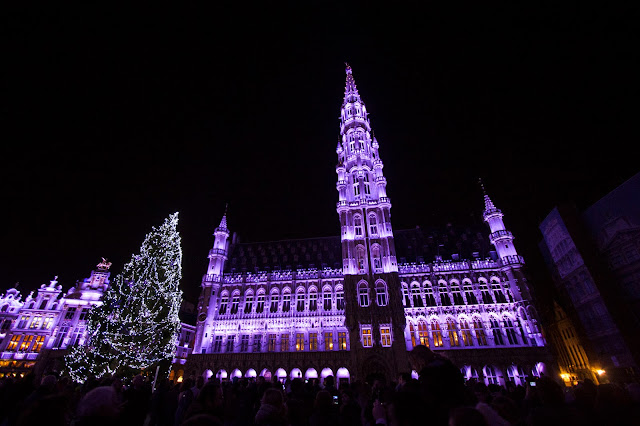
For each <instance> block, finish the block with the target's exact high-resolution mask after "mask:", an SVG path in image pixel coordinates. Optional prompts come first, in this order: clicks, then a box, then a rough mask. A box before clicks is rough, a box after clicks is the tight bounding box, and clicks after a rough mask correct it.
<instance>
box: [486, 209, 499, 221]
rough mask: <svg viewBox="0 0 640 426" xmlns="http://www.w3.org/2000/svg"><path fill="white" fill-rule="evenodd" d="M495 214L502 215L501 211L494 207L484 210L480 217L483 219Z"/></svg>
mask: <svg viewBox="0 0 640 426" xmlns="http://www.w3.org/2000/svg"><path fill="white" fill-rule="evenodd" d="M497 215H500V216H502V212H501V211H500V210H499V209H496V208H493V209H489V210H485V211H484V213H482V217H483V219H484V220H487V218H488V217H491V216H497Z"/></svg>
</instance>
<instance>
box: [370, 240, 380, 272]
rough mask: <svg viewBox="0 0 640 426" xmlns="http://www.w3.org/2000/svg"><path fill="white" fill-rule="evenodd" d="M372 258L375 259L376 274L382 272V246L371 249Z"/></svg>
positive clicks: (374, 246)
mask: <svg viewBox="0 0 640 426" xmlns="http://www.w3.org/2000/svg"><path fill="white" fill-rule="evenodd" d="M371 257H372V258H373V269H374V272H382V257H381V256H380V246H379V245H377V244H375V245H373V246H372V247H371Z"/></svg>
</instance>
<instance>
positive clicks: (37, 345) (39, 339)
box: [31, 336, 44, 352]
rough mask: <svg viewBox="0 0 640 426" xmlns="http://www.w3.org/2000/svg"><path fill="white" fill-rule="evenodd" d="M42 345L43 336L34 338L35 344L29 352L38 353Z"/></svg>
mask: <svg viewBox="0 0 640 426" xmlns="http://www.w3.org/2000/svg"><path fill="white" fill-rule="evenodd" d="M43 343H44V336H38V337H36V343H34V345H33V349H32V350H31V352H40V349H42V344H43Z"/></svg>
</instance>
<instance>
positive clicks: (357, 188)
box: [353, 173, 360, 235]
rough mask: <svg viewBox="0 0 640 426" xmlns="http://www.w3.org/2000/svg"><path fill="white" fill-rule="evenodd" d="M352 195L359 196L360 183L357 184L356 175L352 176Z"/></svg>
mask: <svg viewBox="0 0 640 426" xmlns="http://www.w3.org/2000/svg"><path fill="white" fill-rule="evenodd" d="M353 195H355V196H356V197H357V196H358V195H360V182H358V175H356V174H355V173H354V174H353ZM356 235H357V234H356Z"/></svg>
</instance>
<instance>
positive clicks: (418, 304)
mask: <svg viewBox="0 0 640 426" xmlns="http://www.w3.org/2000/svg"><path fill="white" fill-rule="evenodd" d="M411 297H412V298H413V306H414V307H415V308H422V307H423V306H424V303H422V296H420V287H418V285H417V284H414V285H412V286H411Z"/></svg>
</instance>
